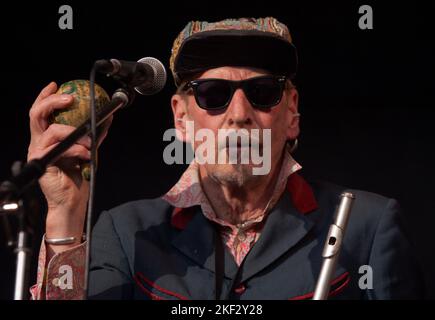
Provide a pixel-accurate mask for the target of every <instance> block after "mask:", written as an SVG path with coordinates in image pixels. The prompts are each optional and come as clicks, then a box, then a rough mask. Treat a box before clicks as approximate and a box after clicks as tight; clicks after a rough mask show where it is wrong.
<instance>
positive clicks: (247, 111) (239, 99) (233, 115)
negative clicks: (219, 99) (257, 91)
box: [226, 88, 253, 127]
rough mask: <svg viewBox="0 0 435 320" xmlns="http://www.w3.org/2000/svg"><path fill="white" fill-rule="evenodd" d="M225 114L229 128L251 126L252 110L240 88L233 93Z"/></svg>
mask: <svg viewBox="0 0 435 320" xmlns="http://www.w3.org/2000/svg"><path fill="white" fill-rule="evenodd" d="M226 114H227V124H228V126H230V127H233V126H237V127H246V126H250V125H251V124H252V119H253V108H252V106H251V103H250V102H249V100H248V99H247V98H246V95H245V93H244V92H243V90H242V89H241V88H239V89H237V90H236V91H235V92H234V95H233V98H232V99H231V102H230V104H229V106H228V109H227V111H226Z"/></svg>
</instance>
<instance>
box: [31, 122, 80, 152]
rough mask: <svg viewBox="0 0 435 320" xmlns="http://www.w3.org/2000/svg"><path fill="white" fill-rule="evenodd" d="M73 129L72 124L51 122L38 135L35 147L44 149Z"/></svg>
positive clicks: (60, 139) (63, 137) (62, 138)
mask: <svg viewBox="0 0 435 320" xmlns="http://www.w3.org/2000/svg"><path fill="white" fill-rule="evenodd" d="M75 129H76V128H75V127H73V126H68V125H65V124H58V123H53V124H51V125H50V126H49V127H48V129H47V130H45V131H44V133H43V134H42V135H41V136H40V137H39V139H38V141H37V147H38V148H39V149H45V148H47V147H48V146H50V145H52V144H54V143H58V142H60V141H62V140H64V139H65V138H66V137H67V136H68V135H69V134H71V132H73V131H74V130H75Z"/></svg>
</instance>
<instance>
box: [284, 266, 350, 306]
mask: <svg viewBox="0 0 435 320" xmlns="http://www.w3.org/2000/svg"><path fill="white" fill-rule="evenodd" d="M345 278H347V279H346V281H345V282H344V283H343V284H341V285H340V286H339V287H338V288H335V289H334V290H333V291H331V292H330V293H329V294H328V297H333V296H335V295H337V294H338V293H340V292H341V291H343V289H344V288H345V287H346V286H347V285H348V284H349V282H350V276H349V272H345V273H343V274H342V275H341V276H339V277H337V278H335V279H334V280H333V281H332V282H331V286H333V285H335V284H337V283H339V282H340V281H342V280H343V279H345ZM313 296H314V292H310V293H307V294H304V295H301V296H296V297H293V298H289V299H288V300H306V299H310V298H312V297H313Z"/></svg>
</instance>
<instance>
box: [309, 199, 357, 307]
mask: <svg viewBox="0 0 435 320" xmlns="http://www.w3.org/2000/svg"><path fill="white" fill-rule="evenodd" d="M340 197H341V201H340V204H339V206H338V208H337V211H336V213H335V221H334V223H333V224H331V226H330V227H329V232H328V236H327V237H326V242H325V247H324V248H323V253H322V257H323V259H324V260H323V264H322V268H321V269H320V275H319V278H318V280H317V284H316V289H315V291H314V296H313V300H326V299H327V298H328V294H329V290H330V287H331V279H332V277H333V275H334V272H335V268H336V266H337V261H338V256H339V254H340V249H341V245H342V243H343V238H344V232H345V230H346V226H347V222H348V221H349V215H350V210H351V209H352V204H353V200H355V196H354V195H353V194H352V193H350V192H343V193H342V194H341V196H340Z"/></svg>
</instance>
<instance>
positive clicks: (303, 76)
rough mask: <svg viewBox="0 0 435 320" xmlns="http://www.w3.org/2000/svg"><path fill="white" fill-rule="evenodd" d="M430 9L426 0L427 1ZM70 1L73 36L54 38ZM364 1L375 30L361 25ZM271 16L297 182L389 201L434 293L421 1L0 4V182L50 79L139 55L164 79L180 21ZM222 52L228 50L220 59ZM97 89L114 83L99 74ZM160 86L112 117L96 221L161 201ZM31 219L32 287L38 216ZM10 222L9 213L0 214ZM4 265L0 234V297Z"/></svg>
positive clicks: (164, 180) (432, 157)
mask: <svg viewBox="0 0 435 320" xmlns="http://www.w3.org/2000/svg"><path fill="white" fill-rule="evenodd" d="M432 3H433V2H432ZM62 4H69V5H71V6H72V8H73V12H74V20H73V24H74V29H73V30H60V29H59V27H58V19H59V17H60V14H59V13H58V9H59V7H60V5H62ZM364 4H369V5H371V6H372V8H373V12H374V29H373V30H360V29H359V27H358V19H359V16H360V15H359V14H358V8H359V7H360V6H361V5H364ZM243 16H246V17H250V16H253V17H262V16H263V17H264V16H274V17H276V18H278V20H280V21H282V22H283V23H285V24H287V25H288V26H289V28H290V31H291V33H292V36H293V40H294V43H295V44H296V46H297V48H298V52H299V58H300V66H299V72H298V76H297V80H296V85H297V86H298V89H299V93H300V112H301V114H302V118H301V121H302V122H301V136H300V139H299V142H300V147H299V149H298V151H297V153H296V154H295V158H296V160H297V161H298V162H299V163H300V164H302V166H303V171H302V172H303V174H304V175H305V176H307V177H316V178H320V179H325V180H329V181H331V182H334V183H337V184H341V185H344V186H348V187H352V188H360V189H365V190H369V191H372V192H376V193H380V194H382V195H385V196H388V197H393V198H396V199H398V200H399V202H400V203H401V205H402V207H403V209H404V219H405V222H406V231H407V233H408V235H409V237H410V239H411V240H412V241H413V242H414V243H415V246H416V252H417V255H418V257H419V259H420V261H421V263H422V265H423V269H424V273H425V277H426V283H427V286H428V293H427V297H428V298H432V299H433V298H435V275H434V270H435V236H434V227H435V204H434V201H435V188H434V186H435V169H434V167H433V166H434V163H435V152H434V143H433V141H432V138H433V136H434V135H433V134H432V128H433V127H434V125H433V123H434V119H435V110H434V57H435V55H434V53H435V52H434V50H433V39H434V38H435V37H434V34H433V30H435V29H434V26H433V23H432V21H433V20H434V17H435V6H434V5H433V4H430V2H426V1H420V3H418V2H406V3H403V4H400V3H398V2H386V1H383V2H382V3H381V2H373V1H372V2H370V1H354V2H349V1H342V2H338V1H318V2H314V1H282V2H273V1H243V2H242V1H235V0H233V1H229V2H224V1H197V2H194V1H178V2H173V1H163V0H161V1H150V0H145V1H141V2H133V1H126V0H125V1H120V2H117V3H116V2H105V3H104V2H96V1H92V2H91V1H88V2H87V3H86V2H84V1H81V2H77V1H62V2H55V1H53V2H48V3H44V4H40V3H34V2H32V3H30V2H29V3H27V2H19V1H15V2H14V3H12V4H11V3H10V4H7V5H6V4H4V3H3V4H2V5H1V19H0V35H1V49H0V52H1V64H0V70H1V80H2V89H3V90H2V94H1V97H2V98H1V105H0V142H1V148H0V180H4V179H6V178H8V176H9V170H10V166H11V164H12V163H13V162H14V161H15V160H24V159H25V158H26V153H27V146H28V142H29V130H28V125H29V123H28V111H29V108H30V106H31V105H32V102H33V100H34V99H35V97H36V96H37V94H38V93H39V91H40V90H41V89H42V88H43V87H44V86H45V85H46V84H48V83H49V82H50V81H53V80H54V81H56V82H57V83H58V84H60V83H63V82H65V81H68V80H72V79H86V78H87V77H88V74H89V70H90V67H91V65H92V62H93V61H94V60H96V59H100V58H112V57H116V58H121V59H124V60H137V59H139V58H141V57H144V56H152V57H156V58H158V59H159V60H161V61H162V62H163V63H164V64H165V66H166V67H167V69H168V70H169V62H168V61H169V55H170V49H171V47H172V42H173V40H174V39H175V37H176V36H177V35H178V32H179V31H180V30H181V29H182V28H183V27H184V26H185V24H186V23H187V22H188V21H190V20H205V21H216V20H221V19H224V18H228V17H243ZM228 54H231V51H230V50H229V51H228ZM98 82H99V83H100V84H101V85H103V86H104V87H105V88H106V89H107V90H108V91H109V92H111V90H113V89H114V84H113V83H112V82H110V81H109V80H107V79H102V78H100V79H99V80H98ZM174 89H175V87H174V85H173V81H172V79H171V78H169V81H168V84H167V86H166V88H165V89H164V90H163V92H162V93H160V94H158V95H155V96H152V97H146V98H145V97H138V98H137V100H136V101H135V102H134V104H133V105H132V106H131V107H129V109H125V110H122V111H120V112H118V113H117V114H116V117H115V120H114V123H113V125H112V128H111V131H110V133H109V136H108V137H107V139H106V142H105V143H104V144H103V146H102V147H101V148H100V154H99V155H100V163H99V170H98V182H97V196H96V208H95V210H96V212H100V211H101V210H104V209H109V208H111V207H113V206H116V205H118V204H121V203H123V202H126V201H129V200H133V199H138V198H143V197H157V196H159V195H161V194H163V193H165V192H166V191H167V190H168V189H169V188H170V187H171V186H172V185H173V184H174V183H175V182H176V181H177V180H178V178H179V176H180V174H181V173H182V172H183V170H184V169H185V166H183V165H174V166H168V165H166V164H164V162H163V159H162V153H163V149H164V148H165V146H166V145H167V143H166V142H163V140H162V136H163V132H164V131H165V130H166V129H168V128H171V127H172V126H173V123H172V118H171V111H170V96H171V94H172V93H173V91H174ZM40 208H41V212H42V213H41V214H39V215H38V216H37V218H36V219H34V221H35V222H34V228H35V236H34V247H35V248H36V251H35V253H34V258H33V264H32V270H31V271H32V272H31V276H32V280H31V282H32V283H33V282H34V281H35V278H34V277H35V272H36V259H35V258H36V255H37V249H38V246H39V242H40V237H41V230H43V221H44V210H45V209H44V203H43V201H42V197H41V205H40ZM11 221H12V223H14V221H13V218H12V219H11ZM14 268H15V260H14V254H13V251H12V250H11V249H10V248H7V247H6V244H5V239H4V236H3V229H1V226H0V298H3V299H11V298H12V293H13V282H14Z"/></svg>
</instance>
